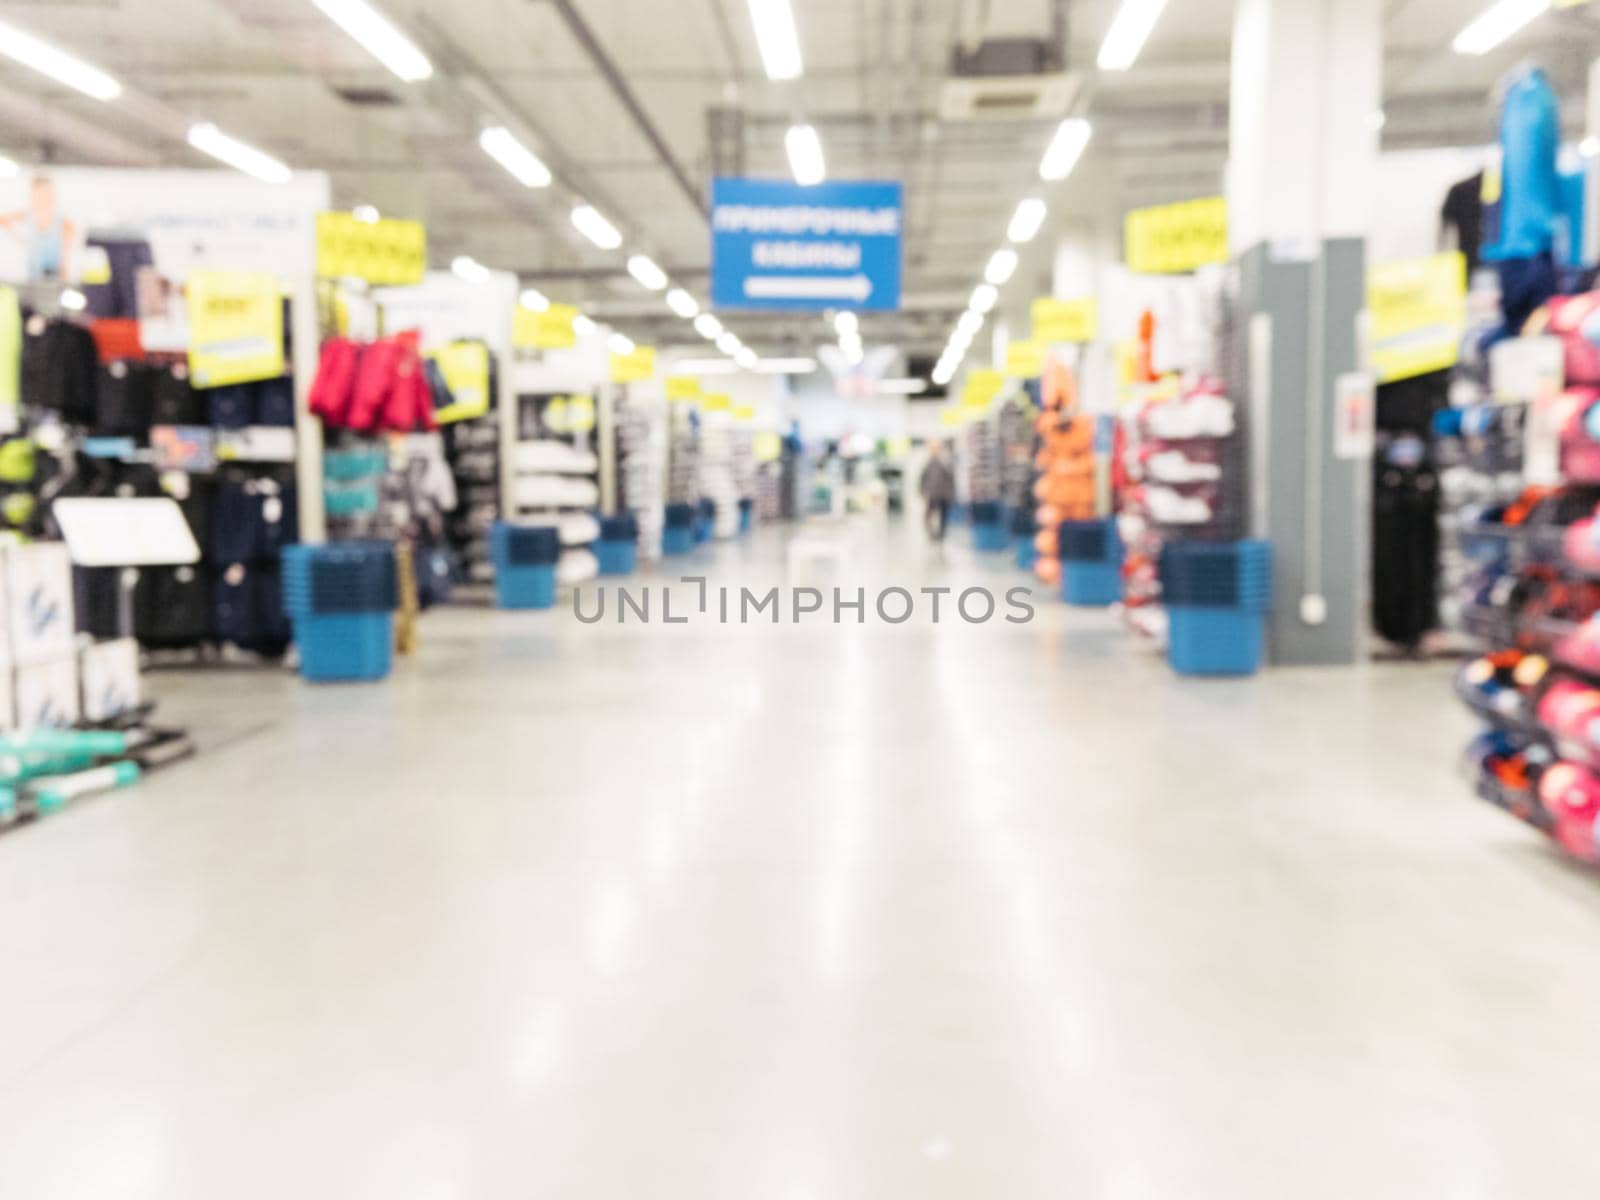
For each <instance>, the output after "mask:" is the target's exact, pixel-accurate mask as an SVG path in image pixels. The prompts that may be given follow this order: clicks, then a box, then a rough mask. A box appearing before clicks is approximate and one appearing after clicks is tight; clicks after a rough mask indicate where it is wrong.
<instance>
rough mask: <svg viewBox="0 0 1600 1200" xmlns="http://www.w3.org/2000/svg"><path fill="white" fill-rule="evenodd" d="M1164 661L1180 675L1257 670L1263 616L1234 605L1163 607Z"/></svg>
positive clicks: (1263, 638)
mask: <svg viewBox="0 0 1600 1200" xmlns="http://www.w3.org/2000/svg"><path fill="white" fill-rule="evenodd" d="M1167 620H1168V633H1167V661H1168V662H1169V663H1170V664H1171V665H1172V669H1173V670H1174V671H1176V672H1177V673H1178V674H1180V675H1254V674H1255V673H1256V672H1257V671H1259V670H1260V669H1261V662H1262V658H1263V657H1264V654H1265V644H1266V616H1265V614H1263V613H1260V612H1249V611H1245V610H1242V609H1237V608H1209V607H1189V606H1186V605H1177V606H1169V607H1168V608H1167Z"/></svg>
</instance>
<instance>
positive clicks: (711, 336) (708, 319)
mask: <svg viewBox="0 0 1600 1200" xmlns="http://www.w3.org/2000/svg"><path fill="white" fill-rule="evenodd" d="M694 331H695V332H696V333H698V334H699V335H700V336H701V337H703V338H705V339H706V340H707V341H708V342H714V341H716V340H717V339H718V338H719V337H721V336H722V322H721V321H719V320H717V319H716V318H715V317H713V316H712V315H711V314H710V313H701V314H700V315H699V316H698V317H696V318H695V319H694Z"/></svg>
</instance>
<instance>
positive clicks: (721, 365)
mask: <svg viewBox="0 0 1600 1200" xmlns="http://www.w3.org/2000/svg"><path fill="white" fill-rule="evenodd" d="M672 370H673V372H674V373H675V374H681V375H733V374H736V373H737V372H738V370H739V364H738V363H736V362H734V361H733V360H732V359H731V358H681V359H679V360H678V361H677V362H675V363H673V364H672Z"/></svg>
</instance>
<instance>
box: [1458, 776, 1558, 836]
mask: <svg viewBox="0 0 1600 1200" xmlns="http://www.w3.org/2000/svg"><path fill="white" fill-rule="evenodd" d="M1473 791H1474V792H1475V793H1476V794H1477V797H1478V799H1480V800H1484V801H1487V802H1488V803H1490V804H1492V805H1494V806H1495V807H1496V808H1498V809H1500V810H1501V811H1502V812H1506V813H1510V814H1511V815H1512V816H1513V817H1515V818H1516V819H1517V820H1519V821H1521V822H1523V823H1524V824H1525V825H1531V826H1532V827H1533V828H1535V829H1537V830H1538V831H1539V832H1540V833H1543V834H1546V835H1548V834H1549V833H1550V832H1551V830H1552V828H1553V825H1552V822H1551V820H1550V815H1549V814H1548V813H1547V812H1545V811H1544V809H1543V808H1542V807H1541V806H1540V804H1539V798H1538V796H1537V795H1536V794H1535V793H1534V792H1533V791H1531V790H1528V791H1523V790H1520V789H1514V788H1509V787H1507V786H1506V785H1505V784H1503V783H1501V782H1500V781H1499V780H1498V779H1496V778H1495V777H1494V776H1492V775H1489V774H1487V773H1481V772H1480V774H1479V775H1478V779H1477V783H1476V785H1475V786H1474V788H1473Z"/></svg>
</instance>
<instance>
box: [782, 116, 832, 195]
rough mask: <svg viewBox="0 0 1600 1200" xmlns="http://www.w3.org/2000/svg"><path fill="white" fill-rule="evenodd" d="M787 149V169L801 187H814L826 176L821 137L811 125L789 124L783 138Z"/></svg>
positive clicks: (826, 168) (826, 170)
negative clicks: (792, 173)
mask: <svg viewBox="0 0 1600 1200" xmlns="http://www.w3.org/2000/svg"><path fill="white" fill-rule="evenodd" d="M783 144H784V147H785V148H786V149H787V150H788V151H789V170H791V171H793V172H794V181H795V182H796V183H798V184H799V185H800V186H801V187H814V186H815V185H817V184H819V183H821V182H822V181H823V180H824V179H826V178H827V177H828V167H827V164H826V163H825V162H824V161H823V159H822V139H821V138H819V137H818V136H817V130H816V127H815V126H812V125H791V126H789V132H788V133H786V134H785V135H784V138H783Z"/></svg>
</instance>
